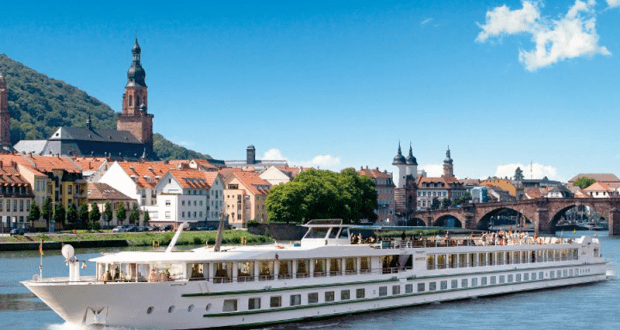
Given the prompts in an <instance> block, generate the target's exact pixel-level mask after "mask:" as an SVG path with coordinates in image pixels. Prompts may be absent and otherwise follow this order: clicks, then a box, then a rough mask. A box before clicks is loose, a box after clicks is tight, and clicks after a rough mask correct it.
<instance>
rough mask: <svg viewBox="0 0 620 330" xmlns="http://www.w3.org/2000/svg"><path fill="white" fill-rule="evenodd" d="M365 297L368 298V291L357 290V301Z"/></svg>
mask: <svg viewBox="0 0 620 330" xmlns="http://www.w3.org/2000/svg"><path fill="white" fill-rule="evenodd" d="M365 296H366V290H365V289H357V290H355V297H356V298H357V299H361V298H364V297H365Z"/></svg>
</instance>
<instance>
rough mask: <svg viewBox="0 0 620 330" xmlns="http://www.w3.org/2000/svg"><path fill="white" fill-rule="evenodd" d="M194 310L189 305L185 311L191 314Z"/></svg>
mask: <svg viewBox="0 0 620 330" xmlns="http://www.w3.org/2000/svg"><path fill="white" fill-rule="evenodd" d="M193 310H194V305H189V307H187V311H188V312H190V313H191V312H192V311H193Z"/></svg>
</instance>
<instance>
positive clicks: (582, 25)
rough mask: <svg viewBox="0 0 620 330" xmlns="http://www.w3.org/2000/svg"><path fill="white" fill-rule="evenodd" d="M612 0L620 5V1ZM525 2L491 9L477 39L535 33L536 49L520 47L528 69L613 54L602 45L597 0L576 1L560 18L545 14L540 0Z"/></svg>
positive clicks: (520, 58) (522, 58)
mask: <svg viewBox="0 0 620 330" xmlns="http://www.w3.org/2000/svg"><path fill="white" fill-rule="evenodd" d="M608 1H612V2H618V3H619V5H620V0H608ZM522 4H523V8H522V9H518V10H510V8H508V7H507V6H506V5H504V6H501V7H496V8H494V9H493V10H491V11H488V12H487V14H486V22H485V24H484V25H480V24H479V26H480V28H481V29H482V31H481V32H480V33H479V34H478V36H477V37H476V41H477V42H481V43H482V42H485V41H487V40H488V39H489V38H491V37H502V36H505V35H514V34H519V33H528V34H531V36H532V41H533V42H534V43H535V45H536V46H535V49H533V50H529V51H528V50H523V49H520V50H519V61H520V62H521V63H522V64H523V65H524V66H525V68H526V70H528V71H535V70H537V69H538V68H541V67H546V66H549V65H551V64H554V63H556V62H559V61H562V60H565V59H569V58H577V57H582V56H588V57H592V56H594V55H596V54H602V55H611V53H610V52H609V50H608V49H607V48H606V47H604V46H599V45H598V41H599V38H598V35H597V34H596V17H595V16H596V12H595V11H594V5H595V4H596V3H595V1H594V0H588V1H587V2H584V1H581V0H576V1H575V4H574V5H573V6H572V7H571V8H570V9H569V10H568V12H567V13H566V15H565V16H560V18H559V19H557V20H553V19H548V18H545V17H542V16H541V15H540V8H539V3H538V2H532V1H523V2H522ZM610 6H611V4H610Z"/></svg>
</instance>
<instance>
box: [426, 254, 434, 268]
mask: <svg viewBox="0 0 620 330" xmlns="http://www.w3.org/2000/svg"><path fill="white" fill-rule="evenodd" d="M426 269H428V270H432V269H435V256H434V255H432V254H431V255H428V256H427V257H426Z"/></svg>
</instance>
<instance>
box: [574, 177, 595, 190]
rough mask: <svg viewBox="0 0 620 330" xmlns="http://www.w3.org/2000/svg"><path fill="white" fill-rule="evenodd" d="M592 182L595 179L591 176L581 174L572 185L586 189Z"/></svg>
mask: <svg viewBox="0 0 620 330" xmlns="http://www.w3.org/2000/svg"><path fill="white" fill-rule="evenodd" d="M594 182H596V180H594V179H593V178H588V177H585V176H582V177H580V178H579V179H577V180H575V182H574V183H573V186H575V187H579V188H581V189H586V188H588V187H589V186H591V185H592V184H594Z"/></svg>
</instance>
